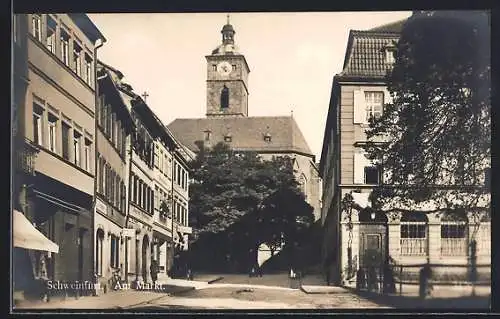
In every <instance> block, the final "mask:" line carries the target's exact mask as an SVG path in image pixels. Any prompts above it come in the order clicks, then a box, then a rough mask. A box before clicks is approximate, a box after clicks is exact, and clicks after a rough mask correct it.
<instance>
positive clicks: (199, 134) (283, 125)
mask: <svg viewBox="0 0 500 319" xmlns="http://www.w3.org/2000/svg"><path fill="white" fill-rule="evenodd" d="M168 127H169V129H170V130H171V131H172V133H173V134H174V135H175V136H176V137H177V138H178V139H179V140H180V141H181V143H182V144H184V145H185V146H186V147H187V148H189V149H190V150H191V151H193V152H197V151H198V147H197V146H196V144H195V142H196V141H203V140H204V132H206V131H210V133H211V134H210V144H211V145H215V144H217V143H218V142H224V138H225V137H226V136H231V142H230V143H229V144H230V146H231V148H233V149H235V150H240V151H255V152H277V153H280V152H296V153H300V154H304V155H307V156H311V157H314V155H313V154H312V152H311V150H310V149H309V146H308V145H307V142H306V140H305V138H304V136H303V135H302V132H301V131H300V129H299V127H298V125H297V123H296V122H295V120H294V119H293V117H291V116H268V117H214V118H199V119H176V120H174V121H173V122H172V123H170V124H169V125H168ZM267 133H268V134H269V135H270V136H271V140H270V141H269V142H267V141H266V140H265V139H264V136H265V135H266V134H267Z"/></svg>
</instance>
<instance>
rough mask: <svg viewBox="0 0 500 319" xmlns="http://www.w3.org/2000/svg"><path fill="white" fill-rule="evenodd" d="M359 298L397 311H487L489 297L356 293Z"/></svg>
mask: <svg viewBox="0 0 500 319" xmlns="http://www.w3.org/2000/svg"><path fill="white" fill-rule="evenodd" d="M357 294H358V295H359V296H361V297H364V298H366V299H369V300H371V301H373V302H375V303H377V304H380V305H385V306H389V307H393V308H397V309H419V308H420V309H448V310H455V309H482V310H489V309H490V308H491V306H490V302H491V301H490V297H489V296H466V297H453V298H437V297H432V298H428V299H421V298H420V297H417V296H395V295H380V294H376V293H370V292H357Z"/></svg>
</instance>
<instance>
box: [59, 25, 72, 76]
mask: <svg viewBox="0 0 500 319" xmlns="http://www.w3.org/2000/svg"><path fill="white" fill-rule="evenodd" d="M59 38H60V42H61V57H60V58H61V61H62V62H63V63H64V64H65V65H66V66H67V67H70V63H69V59H70V58H69V43H70V41H71V35H70V32H68V31H66V30H65V29H64V28H61V34H60V37H59Z"/></svg>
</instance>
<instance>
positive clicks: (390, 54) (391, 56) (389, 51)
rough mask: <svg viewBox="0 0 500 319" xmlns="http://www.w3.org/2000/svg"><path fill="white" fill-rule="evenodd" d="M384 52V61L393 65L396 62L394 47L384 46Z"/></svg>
mask: <svg viewBox="0 0 500 319" xmlns="http://www.w3.org/2000/svg"><path fill="white" fill-rule="evenodd" d="M384 54H385V63H386V64H389V65H393V64H394V63H395V62H396V57H395V55H396V48H395V47H393V46H389V47H385V48H384Z"/></svg>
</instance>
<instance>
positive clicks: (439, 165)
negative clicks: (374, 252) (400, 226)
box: [365, 11, 491, 209]
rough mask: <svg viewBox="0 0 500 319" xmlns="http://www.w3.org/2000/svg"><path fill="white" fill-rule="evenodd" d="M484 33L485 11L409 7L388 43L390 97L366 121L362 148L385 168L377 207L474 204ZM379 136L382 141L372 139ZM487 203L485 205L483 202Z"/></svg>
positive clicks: (485, 71) (484, 101) (487, 143)
mask: <svg viewBox="0 0 500 319" xmlns="http://www.w3.org/2000/svg"><path fill="white" fill-rule="evenodd" d="M489 47H490V35H489V16H488V14H487V13H485V12H473V11H468V12H458V11H457V12H449V11H443V12H432V11H431V12H427V11H424V12H415V13H414V14H413V16H412V17H410V18H409V19H408V21H407V23H406V24H405V26H404V28H403V30H402V33H401V37H400V39H399V41H398V43H397V45H396V48H397V50H396V52H397V53H396V62H395V65H394V68H393V70H392V71H391V72H390V73H389V74H388V77H387V84H388V90H389V92H390V93H391V97H392V100H393V102H392V103H389V104H388V105H386V106H385V108H384V113H383V115H382V116H381V117H379V118H378V119H372V120H371V121H370V126H369V129H368V130H367V138H368V139H369V140H372V142H369V143H367V145H366V146H365V150H366V151H367V152H368V156H369V158H370V159H372V160H376V161H378V163H379V164H380V165H381V166H382V167H383V169H384V171H385V172H387V173H388V174H386V176H384V181H383V184H382V185H380V186H379V187H377V188H376V189H375V190H374V192H373V199H374V201H375V202H377V203H378V204H379V205H383V204H386V203H394V202H395V201H398V202H401V201H404V202H407V203H410V202H411V203H419V202H420V203H421V202H424V201H429V200H432V201H434V202H435V203H438V206H439V207H446V208H453V209H454V208H458V207H462V208H470V207H477V206H478V205H479V202H480V201H481V199H484V195H485V194H488V193H489V189H488V188H487V187H484V177H485V169H486V168H487V167H489V165H490V157H491V140H490V139H491V120H490V108H491V104H490V87H491V83H490V55H489ZM377 136H382V137H383V138H384V141H385V142H384V143H375V142H373V140H374V138H375V137H377ZM488 205H489V204H488Z"/></svg>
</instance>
